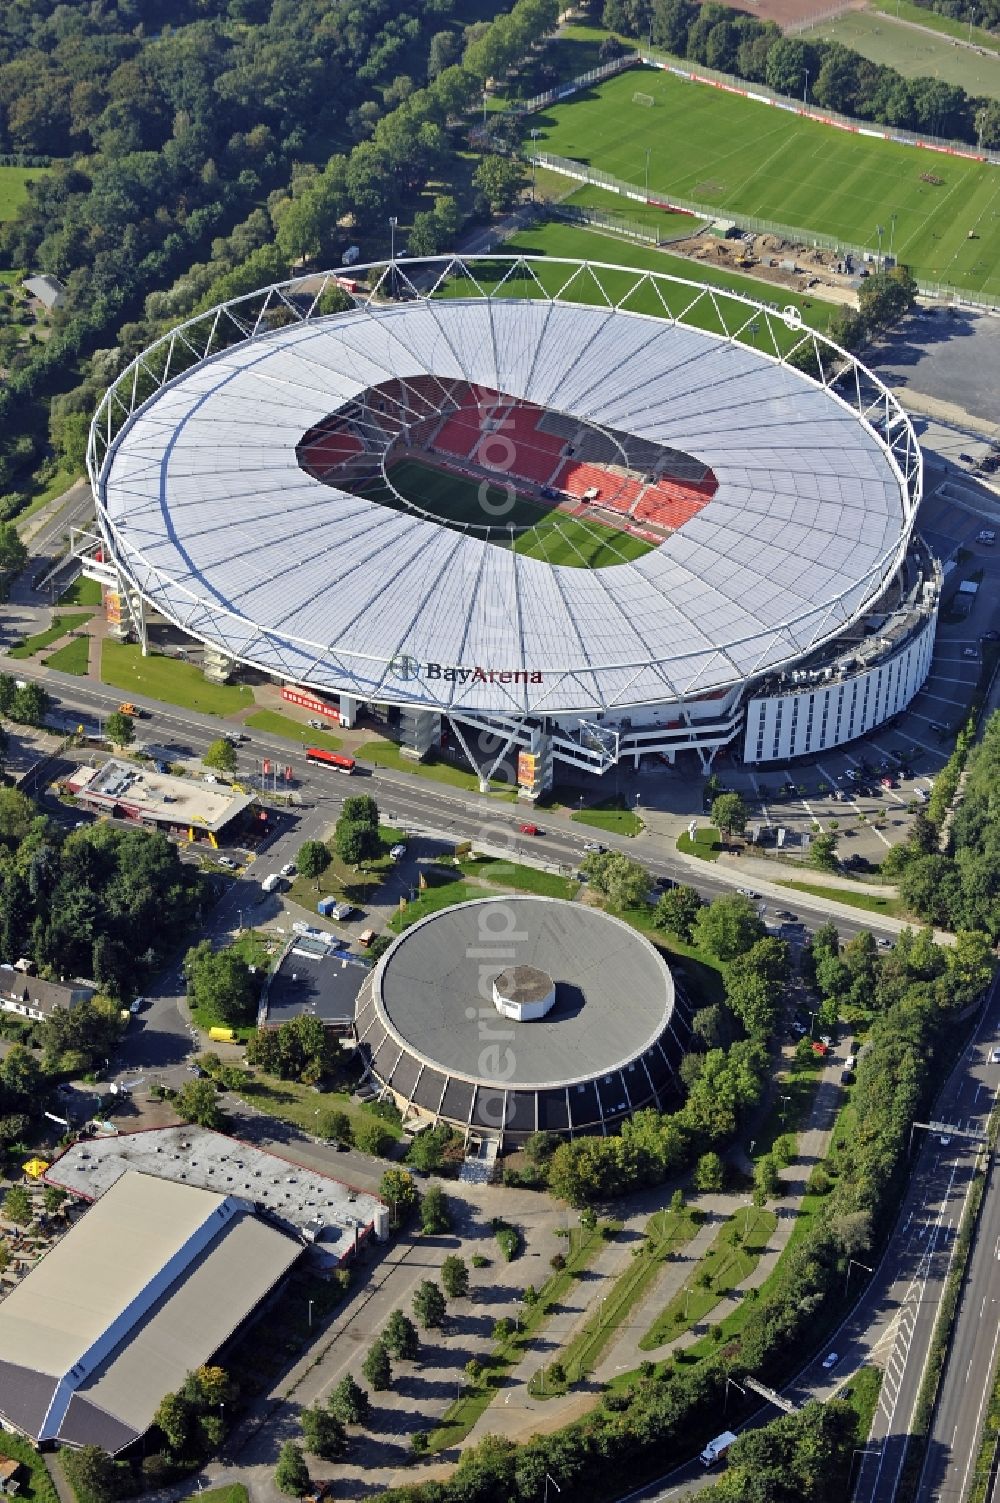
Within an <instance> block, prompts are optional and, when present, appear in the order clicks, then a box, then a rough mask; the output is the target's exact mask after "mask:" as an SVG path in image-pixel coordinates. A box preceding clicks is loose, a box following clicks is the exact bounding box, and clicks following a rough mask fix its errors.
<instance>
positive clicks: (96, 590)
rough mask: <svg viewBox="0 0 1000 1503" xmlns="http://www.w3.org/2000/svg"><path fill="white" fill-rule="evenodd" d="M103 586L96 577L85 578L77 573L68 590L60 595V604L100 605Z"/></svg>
mask: <svg viewBox="0 0 1000 1503" xmlns="http://www.w3.org/2000/svg"><path fill="white" fill-rule="evenodd" d="M100 603H101V587H100V585H99V584H98V583H97V580H96V579H84V577H83V575H82V574H79V575H77V577H76V579H74V581H73V583H72V584H71V585H70V587H69V589H68V590H64V591H63V593H62V594H61V595H60V596H59V600H58V604H59V605H100Z"/></svg>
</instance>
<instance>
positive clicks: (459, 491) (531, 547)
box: [365, 459, 651, 569]
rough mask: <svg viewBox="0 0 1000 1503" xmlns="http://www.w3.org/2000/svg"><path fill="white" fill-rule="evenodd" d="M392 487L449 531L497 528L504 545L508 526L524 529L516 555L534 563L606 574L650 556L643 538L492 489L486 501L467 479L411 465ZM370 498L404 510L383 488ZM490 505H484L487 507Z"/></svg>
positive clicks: (371, 491) (400, 468) (397, 471)
mask: <svg viewBox="0 0 1000 1503" xmlns="http://www.w3.org/2000/svg"><path fill="white" fill-rule="evenodd" d="M392 483H393V485H395V486H396V488H397V489H398V490H399V491H400V492H401V493H402V494H403V495H404V496H406V497H408V499H410V500H411V501H413V502H415V503H416V505H418V506H420V507H422V508H423V510H424V511H427V512H429V513H431V515H433V516H435V517H439V518H440V520H441V521H442V522H444V523H445V525H446V526H451V527H454V528H455V529H456V530H457V531H461V530H463V529H464V527H466V526H470V527H477V528H481V527H483V526H485V525H490V526H492V527H494V528H495V532H494V533H493V535H492V541H494V542H495V543H497V544H498V545H500V546H509V543H505V541H504V532H503V529H504V526H507V525H509V526H512V527H524V528H527V529H528V531H526V532H521V533H519V534H518V535H517V537H516V538H515V541H514V548H515V551H516V552H518V553H524V554H526V555H527V556H528V557H529V558H541V559H544V560H545V562H546V563H549V564H568V565H570V566H572V567H575V568H581V569H604V568H607V567H608V566H609V565H611V564H621V563H624V562H626V561H627V560H630V559H635V558H641V557H642V555H643V554H644V553H649V552H650V551H651V547H650V544H648V543H644V542H643V541H642V539H641V538H636V537H632V536H630V535H629V534H628V533H624V532H618V531H616V530H615V529H614V528H612V527H604V526H602V525H601V523H599V522H581V521H579V520H578V519H577V518H576V517H568V516H566V515H565V514H564V513H562V512H555V511H553V510H550V509H546V508H545V507H543V506H538V505H536V504H535V503H534V502H532V501H529V500H527V498H526V497H524V496H517V495H515V496H512V497H511V498H510V500H509V505H508V502H507V496H506V494H505V492H504V491H503V490H502V489H501V487H499V486H491V487H490V488H489V490H488V492H487V494H486V496H485V497H483V496H482V495H481V494H480V487H479V482H478V481H476V480H470V479H468V478H467V477H466V476H464V475H454V474H452V473H450V472H445V471H443V470H439V469H436V468H434V467H433V466H432V465H428V464H422V463H421V462H420V461H419V460H415V459H406V460H403V461H402V462H401V463H400V464H398V465H395V466H394V467H393V470H392ZM365 494H366V495H368V496H370V497H371V498H372V499H373V500H378V501H381V502H382V503H383V505H386V506H392V507H393V508H394V509H398V510H402V506H401V504H400V502H399V501H398V500H397V498H396V497H395V496H393V494H392V492H391V491H388V490H386V489H385V487H384V486H381V485H379V486H377V487H376V486H367V487H365ZM484 503H485V505H484Z"/></svg>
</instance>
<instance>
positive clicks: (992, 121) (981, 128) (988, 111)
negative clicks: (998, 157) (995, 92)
mask: <svg viewBox="0 0 1000 1503" xmlns="http://www.w3.org/2000/svg"><path fill="white" fill-rule="evenodd" d="M975 125H976V136H977V138H978V141H979V144H980V146H985V148H986V150H987V151H996V150H998V149H1000V100H996V99H986V100H984V101H983V103H982V104H981V105H980V107H979V109H978V110H977V111H976V120H975Z"/></svg>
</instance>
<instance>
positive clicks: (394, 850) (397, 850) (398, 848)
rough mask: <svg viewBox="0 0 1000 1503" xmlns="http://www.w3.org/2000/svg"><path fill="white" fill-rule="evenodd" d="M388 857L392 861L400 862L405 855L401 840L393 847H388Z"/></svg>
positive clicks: (404, 847)
mask: <svg viewBox="0 0 1000 1503" xmlns="http://www.w3.org/2000/svg"><path fill="white" fill-rule="evenodd" d="M389 855H390V856H391V857H392V859H393V861H402V859H403V857H404V856H405V855H406V846H405V845H404V843H403V842H402V841H401V840H398V841H397V842H396V844H395V845H393V846H390V847H389Z"/></svg>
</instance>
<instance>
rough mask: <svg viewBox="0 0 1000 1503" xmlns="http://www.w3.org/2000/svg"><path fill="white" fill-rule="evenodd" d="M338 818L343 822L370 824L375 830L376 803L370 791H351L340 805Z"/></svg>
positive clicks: (376, 826)
mask: <svg viewBox="0 0 1000 1503" xmlns="http://www.w3.org/2000/svg"><path fill="white" fill-rule="evenodd" d="M340 819H342V820H343V821H344V823H345V824H349V825H370V826H371V828H372V829H373V830H377V829H378V804H377V803H376V802H375V800H374V799H373V798H372V796H371V794H370V793H352V794H351V795H350V796H349V797H348V798H345V799H344V802H343V804H342V805H341V809H340ZM339 823H340V821H339V820H338V824H339Z"/></svg>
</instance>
